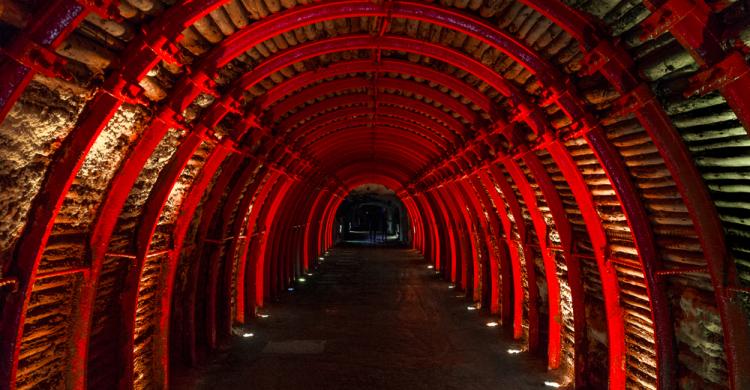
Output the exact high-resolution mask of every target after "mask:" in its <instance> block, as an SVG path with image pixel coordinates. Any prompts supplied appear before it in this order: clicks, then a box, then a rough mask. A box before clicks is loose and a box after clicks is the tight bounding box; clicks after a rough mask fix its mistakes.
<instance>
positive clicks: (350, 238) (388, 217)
mask: <svg viewBox="0 0 750 390" xmlns="http://www.w3.org/2000/svg"><path fill="white" fill-rule="evenodd" d="M334 229H335V233H336V236H337V238H338V240H339V241H342V242H343V243H348V244H357V245H407V244H409V243H410V242H411V229H410V225H409V219H408V217H407V214H406V208H405V207H404V204H403V203H402V202H401V200H400V199H399V198H398V196H396V194H395V193H394V192H393V191H392V190H390V189H388V188H387V187H385V186H382V185H380V184H365V185H362V186H360V187H357V188H355V189H354V190H352V191H351V192H350V193H349V195H347V197H346V199H344V201H343V202H342V203H341V206H339V209H338V210H337V212H336V224H335V225H334Z"/></svg>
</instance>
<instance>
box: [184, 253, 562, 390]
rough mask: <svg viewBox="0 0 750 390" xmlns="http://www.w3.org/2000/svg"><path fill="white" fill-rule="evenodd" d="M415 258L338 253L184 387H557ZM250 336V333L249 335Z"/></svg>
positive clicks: (538, 364)
mask: <svg viewBox="0 0 750 390" xmlns="http://www.w3.org/2000/svg"><path fill="white" fill-rule="evenodd" d="M448 286H449V284H448V283H447V282H445V281H442V280H440V279H438V278H437V276H436V275H435V274H434V271H433V270H431V269H428V268H427V263H426V262H425V261H424V260H423V259H422V258H421V257H420V256H419V254H418V253H417V252H415V251H412V250H407V249H398V248H387V247H377V248H368V247H361V246H359V247H358V246H348V247H342V248H336V249H333V250H332V251H331V255H330V256H328V257H327V258H326V260H325V262H324V263H323V264H322V265H321V267H320V268H319V269H318V270H316V272H315V274H314V275H313V276H310V277H307V281H306V282H304V283H299V284H298V286H297V288H296V290H295V291H292V292H287V293H285V294H284V295H283V296H281V297H279V299H278V301H277V302H274V303H271V304H270V305H269V306H268V307H267V308H265V309H264V310H263V311H262V313H266V314H268V315H269V317H268V318H263V319H258V320H257V321H255V323H253V324H250V325H248V327H247V329H246V330H244V331H246V332H252V333H253V334H254V336H253V337H247V338H243V337H241V336H237V337H236V338H235V339H234V340H233V342H232V343H231V345H229V346H227V347H225V348H224V349H223V350H222V351H219V352H218V353H217V354H216V357H215V358H214V359H213V361H212V362H210V363H209V364H207V365H206V366H205V367H203V368H202V369H200V370H197V371H194V372H193V373H192V374H191V377H189V378H186V377H180V378H176V380H175V381H174V382H173V384H174V387H177V388H193V389H331V390H334V389H347V390H349V389H462V390H463V389H500V390H511V389H526V388H536V389H539V388H545V384H544V382H545V381H552V380H553V379H552V377H551V375H550V374H548V373H546V372H545V367H544V363H543V359H541V358H538V357H536V358H535V357H531V356H529V355H528V354H527V353H521V354H509V353H508V352H507V351H508V349H514V348H518V346H517V345H516V344H515V343H514V342H513V341H512V340H510V339H507V338H505V337H503V336H502V335H501V329H499V328H489V327H487V326H486V325H485V324H486V323H487V322H488V321H492V318H491V317H489V316H488V315H486V314H483V313H481V312H480V311H469V310H467V309H466V307H467V305H469V303H470V302H468V301H467V300H466V299H465V298H463V297H461V296H460V294H459V293H458V292H456V291H455V290H451V289H449V288H448ZM240 332H242V330H240Z"/></svg>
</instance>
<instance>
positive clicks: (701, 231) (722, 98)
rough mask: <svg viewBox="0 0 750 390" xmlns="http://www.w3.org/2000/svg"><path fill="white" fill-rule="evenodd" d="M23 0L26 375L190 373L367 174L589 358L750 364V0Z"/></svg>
mask: <svg viewBox="0 0 750 390" xmlns="http://www.w3.org/2000/svg"><path fill="white" fill-rule="evenodd" d="M7 4H8V5H7V6H6V5H3V8H0V36H1V37H2V41H1V42H0V44H2V46H3V51H2V62H0V105H1V106H2V108H0V120H3V121H2V125H1V126H0V155H2V165H0V182H2V183H3V190H2V191H3V192H2V194H3V199H2V200H0V205H2V207H0V209H2V210H3V211H2V212H3V216H2V225H0V261H2V269H1V270H2V271H1V273H0V298H1V299H2V300H1V301H0V302H2V310H3V312H2V316H3V317H2V324H1V325H0V332H2V339H3V340H9V341H8V342H3V344H2V348H0V361H1V362H2V363H3V365H2V372H0V374H1V375H0V383H2V387H5V386H9V387H11V388H14V387H17V388H31V387H39V386H41V387H75V388H80V387H84V386H88V387H91V388H98V387H114V386H121V387H130V386H131V385H133V386H136V387H165V386H167V383H168V377H169V370H170V367H173V366H179V365H180V364H185V363H190V364H195V363H196V362H197V361H199V360H201V356H203V355H204V354H205V353H207V351H209V350H211V349H213V348H215V347H216V345H217V344H218V343H219V342H220V341H221V339H222V338H224V337H226V336H227V335H229V334H230V333H231V330H232V327H233V326H241V325H242V324H245V323H246V322H247V321H251V320H252V317H253V311H254V309H255V308H256V307H259V306H262V305H263V302H264V300H266V299H268V298H269V297H270V296H273V295H274V294H275V293H277V292H278V291H279V290H280V289H282V288H283V287H285V285H286V284H288V283H290V282H291V281H292V280H294V276H295V273H297V272H300V269H305V270H306V269H308V268H310V267H314V265H315V261H316V260H315V259H317V256H318V255H320V254H321V253H323V252H324V251H325V250H327V249H328V248H329V247H330V246H331V245H333V244H334V242H335V237H334V235H333V231H334V230H335V229H334V226H335V224H336V221H335V211H336V208H337V207H338V205H339V204H340V203H341V201H342V199H343V197H344V196H345V195H346V194H347V193H348V192H349V191H350V190H352V189H354V188H356V187H358V186H360V185H364V184H368V183H377V184H380V185H384V186H386V187H388V188H391V189H393V190H394V191H395V192H396V193H397V194H398V196H399V197H400V198H401V199H402V201H403V202H404V204H405V206H406V208H407V212H408V215H409V217H410V220H411V231H410V235H411V239H412V245H413V246H414V247H415V248H416V249H419V250H420V251H421V252H422V253H423V254H424V255H425V257H426V258H427V259H428V260H429V261H432V262H434V264H435V265H436V267H437V268H438V269H439V270H440V271H441V272H443V274H444V276H445V277H446V278H448V279H450V280H451V281H453V282H456V283H457V284H458V285H459V287H461V288H463V289H464V290H466V291H467V294H469V295H470V296H471V297H472V298H473V299H475V300H478V301H481V300H482V299H484V298H483V296H482V294H481V292H482V291H483V289H490V291H491V294H489V296H490V298H488V299H489V302H486V303H487V304H488V307H489V309H490V311H491V312H493V313H496V314H499V315H500V316H501V318H502V320H503V323H504V324H506V325H508V327H510V328H511V329H512V332H513V336H514V337H515V338H517V339H519V340H522V341H523V342H524V343H525V345H526V346H527V348H528V349H529V350H531V351H541V352H542V353H543V354H545V358H546V359H547V362H548V365H549V366H550V368H552V369H560V370H563V371H565V372H567V376H568V378H569V379H570V381H571V384H573V385H575V386H578V387H582V388H583V387H593V388H596V387H604V386H609V387H610V388H625V387H628V388H631V387H632V388H674V387H678V386H679V387H691V386H698V385H701V386H704V385H706V384H708V385H709V386H716V387H722V386H730V387H733V388H738V389H739V388H745V387H750V379H748V378H747V376H746V373H747V372H750V367H748V365H750V363H748V362H746V361H743V359H742V357H743V356H745V355H746V354H747V353H748V352H750V329H749V328H748V311H747V310H748V307H747V305H748V298H747V294H748V292H750V284H749V283H750V266H749V265H748V264H750V245H748V242H749V240H748V237H750V223H748V212H749V211H748V210H750V204H748V202H747V196H748V192H750V183H748V181H749V179H748V178H749V177H750V176H748V175H749V173H748V172H750V157H749V156H750V140H748V129H750V97H748V95H747V92H746V91H747V90H748V88H750V66H749V65H748V62H747V54H748V42H750V33H749V32H748V31H750V28H748V20H750V4H748V3H747V2H746V1H716V2H714V1H702V0H700V1H691V0H669V1H652V0H647V1H619V0H606V1H585V0H575V1H574V0H569V1H558V0H543V1H542V0H535V1H532V0H519V1H512V0H441V1H439V2H426V1H396V0H336V1H320V2H311V1H307V0H281V1H280V0H228V1H219V0H187V1H175V0H137V1H136V0H125V1H120V2H116V1H96V2H94V1H84V0H55V1H53V2H49V3H46V2H40V1H35V0H11V1H8V2H7ZM487 273H489V275H490V277H489V278H486V277H485V276H486V275H487ZM484 280H489V281H490V283H489V285H484V282H483V281H484ZM199 286H200V287H199ZM203 286H207V287H203ZM204 318H208V320H204ZM196 322H198V323H200V324H196ZM112 335H117V337H114V336H112ZM545 351H546V353H545ZM745 360H747V359H745Z"/></svg>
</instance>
